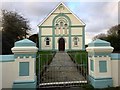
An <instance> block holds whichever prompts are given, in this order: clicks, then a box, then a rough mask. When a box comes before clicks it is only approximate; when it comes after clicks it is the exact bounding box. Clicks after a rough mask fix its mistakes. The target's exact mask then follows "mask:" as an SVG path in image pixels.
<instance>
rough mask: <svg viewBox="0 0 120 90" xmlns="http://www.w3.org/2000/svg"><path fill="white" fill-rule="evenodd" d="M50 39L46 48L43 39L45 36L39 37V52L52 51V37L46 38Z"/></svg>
mask: <svg viewBox="0 0 120 90" xmlns="http://www.w3.org/2000/svg"><path fill="white" fill-rule="evenodd" d="M48 37H49V38H50V45H47V46H46V41H45V38H46V36H44V37H41V50H52V40H53V39H52V37H50V36H48Z"/></svg>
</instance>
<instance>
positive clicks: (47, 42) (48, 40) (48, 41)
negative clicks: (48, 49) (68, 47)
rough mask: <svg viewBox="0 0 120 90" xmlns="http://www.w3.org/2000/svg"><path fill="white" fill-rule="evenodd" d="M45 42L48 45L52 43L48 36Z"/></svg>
mask: <svg viewBox="0 0 120 90" xmlns="http://www.w3.org/2000/svg"><path fill="white" fill-rule="evenodd" d="M45 42H46V45H47V46H48V45H50V38H48V37H46V39H45Z"/></svg>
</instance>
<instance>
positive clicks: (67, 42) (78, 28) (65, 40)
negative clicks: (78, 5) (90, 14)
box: [38, 2, 85, 51]
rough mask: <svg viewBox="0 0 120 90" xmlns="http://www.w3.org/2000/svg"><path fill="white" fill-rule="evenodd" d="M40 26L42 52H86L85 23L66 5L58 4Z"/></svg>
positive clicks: (40, 47)
mask: <svg viewBox="0 0 120 90" xmlns="http://www.w3.org/2000/svg"><path fill="white" fill-rule="evenodd" d="M78 12H79V11H78ZM38 26H39V50H40V51H45V50H47V51H49V50H50V51H72V50H74V51H76V50H85V23H84V22H83V21H82V20H81V19H79V18H78V17H77V16H76V15H75V14H74V13H72V11H71V10H70V9H69V8H68V7H67V6H66V5H65V4H64V3H62V2H61V3H60V4H58V5H57V7H56V8H55V9H54V10H53V11H52V12H51V13H50V14H49V15H48V16H47V17H46V18H45V19H44V20H43V21H42V22H41V23H40V24H39V25H38Z"/></svg>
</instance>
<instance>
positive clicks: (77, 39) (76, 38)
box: [73, 37, 79, 46]
mask: <svg viewBox="0 0 120 90" xmlns="http://www.w3.org/2000/svg"><path fill="white" fill-rule="evenodd" d="M73 41H74V46H78V41H79V38H78V37H74V38H73Z"/></svg>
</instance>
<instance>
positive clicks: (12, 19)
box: [2, 10, 31, 54]
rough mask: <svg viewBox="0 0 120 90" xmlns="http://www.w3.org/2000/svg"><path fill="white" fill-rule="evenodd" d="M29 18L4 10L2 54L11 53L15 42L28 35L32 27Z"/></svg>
mask: <svg viewBox="0 0 120 90" xmlns="http://www.w3.org/2000/svg"><path fill="white" fill-rule="evenodd" d="M28 23H29V22H28V20H27V19H25V18H23V17H22V16H21V15H19V14H18V13H17V12H13V11H7V10H2V54H10V53H12V52H11V48H12V47H13V46H14V42H15V41H17V40H20V39H23V38H24V37H26V35H28V34H29V30H30V29H31V28H30V27H29V24H28Z"/></svg>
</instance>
